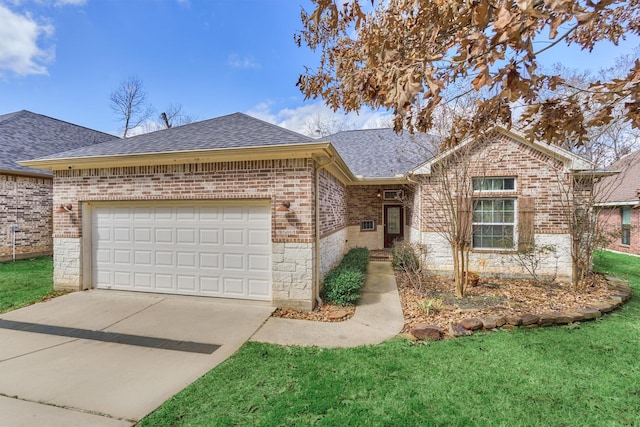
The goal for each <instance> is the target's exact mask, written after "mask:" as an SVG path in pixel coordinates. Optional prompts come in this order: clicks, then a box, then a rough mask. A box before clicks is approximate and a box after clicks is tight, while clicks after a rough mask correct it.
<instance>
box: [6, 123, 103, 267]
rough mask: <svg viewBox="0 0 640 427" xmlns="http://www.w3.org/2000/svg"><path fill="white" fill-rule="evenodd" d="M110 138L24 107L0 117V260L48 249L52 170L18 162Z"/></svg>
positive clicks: (42, 253)
mask: <svg viewBox="0 0 640 427" xmlns="http://www.w3.org/2000/svg"><path fill="white" fill-rule="evenodd" d="M113 139H116V137H114V136H113V135H108V134H105V133H102V132H98V131H95V130H91V129H87V128H84V127H82V126H77V125H74V124H71V123H67V122H63V121H61V120H57V119H53V118H51V117H47V116H43V115H40V114H35V113H32V112H30V111H24V110H22V111H17V112H15V113H10V114H4V115H0V219H1V220H0V261H7V260H11V259H14V258H15V259H22V258H30V257H34V256H39V255H51V253H52V252H53V244H52V237H51V236H52V230H53V227H52V216H51V215H52V185H53V184H52V182H53V180H52V173H51V171H47V170H41V169H33V168H30V167H26V166H22V165H20V164H18V160H26V159H31V158H34V157H42V156H46V155H48V154H51V153H55V152H59V151H67V150H70V149H74V148H78V147H82V146H85V145H90V144H96V143H99V142H104V141H109V140H113Z"/></svg>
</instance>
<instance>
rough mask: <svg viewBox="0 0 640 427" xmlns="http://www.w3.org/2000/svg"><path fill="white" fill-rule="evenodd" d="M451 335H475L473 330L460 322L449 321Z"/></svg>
mask: <svg viewBox="0 0 640 427" xmlns="http://www.w3.org/2000/svg"><path fill="white" fill-rule="evenodd" d="M449 335H451V336H452V337H464V336H467V335H473V331H470V330H468V329H467V328H465V327H464V326H462V325H461V324H460V323H449Z"/></svg>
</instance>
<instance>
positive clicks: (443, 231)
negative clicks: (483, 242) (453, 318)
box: [422, 144, 473, 298]
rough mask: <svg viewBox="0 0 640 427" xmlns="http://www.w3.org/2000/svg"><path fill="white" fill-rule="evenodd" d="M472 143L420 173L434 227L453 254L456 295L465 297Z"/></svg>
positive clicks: (470, 201) (471, 189)
mask: <svg viewBox="0 0 640 427" xmlns="http://www.w3.org/2000/svg"><path fill="white" fill-rule="evenodd" d="M471 147H472V144H468V145H466V146H462V147H460V148H459V149H457V150H454V151H451V152H449V153H444V154H445V155H444V156H442V159H440V160H439V161H438V162H436V163H435V164H434V165H432V167H431V175H430V176H428V177H423V178H422V179H423V180H426V182H424V183H425V184H427V185H428V186H429V191H427V194H426V198H427V201H428V202H429V203H430V204H431V206H433V207H434V209H433V212H431V215H430V221H431V222H432V226H433V228H434V229H435V230H436V231H437V232H438V233H439V234H440V235H441V236H442V237H443V238H444V239H445V240H446V241H447V242H448V243H449V245H450V246H451V253H452V257H453V279H454V282H455V288H456V296H457V297H458V298H464V297H465V296H466V292H467V287H468V284H469V274H468V273H469V252H470V250H471V234H472V230H471V215H472V212H473V206H472V203H473V202H472V198H471V197H472V195H473V185H472V179H471V173H470V167H471V164H470V163H471V158H470V156H471V149H472V148H471Z"/></svg>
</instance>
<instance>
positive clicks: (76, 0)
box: [54, 0, 87, 6]
mask: <svg viewBox="0 0 640 427" xmlns="http://www.w3.org/2000/svg"><path fill="white" fill-rule="evenodd" d="M54 4H55V5H56V6H84V5H85V4H87V0H56V1H55V3H54Z"/></svg>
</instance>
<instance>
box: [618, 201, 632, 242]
mask: <svg viewBox="0 0 640 427" xmlns="http://www.w3.org/2000/svg"><path fill="white" fill-rule="evenodd" d="M625 219H628V222H626V221H625ZM620 232H621V233H620V234H621V236H620V244H621V245H624V246H630V245H631V206H622V207H621V208H620ZM625 237H626V239H625ZM625 240H626V241H625Z"/></svg>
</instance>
